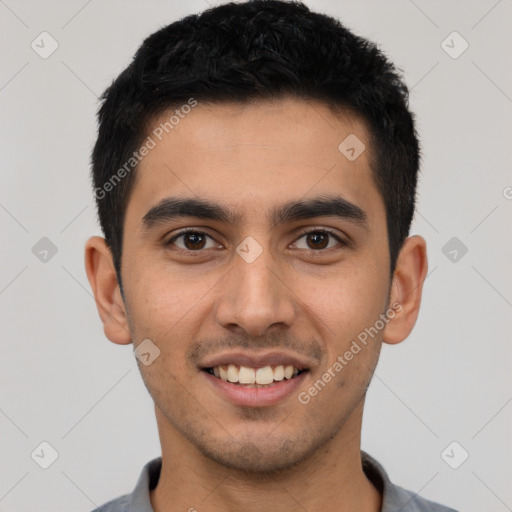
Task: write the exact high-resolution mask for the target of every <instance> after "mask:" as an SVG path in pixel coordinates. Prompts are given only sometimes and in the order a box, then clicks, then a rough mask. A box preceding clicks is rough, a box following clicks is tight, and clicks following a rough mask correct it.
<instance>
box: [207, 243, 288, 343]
mask: <svg viewBox="0 0 512 512" xmlns="http://www.w3.org/2000/svg"><path fill="white" fill-rule="evenodd" d="M279 268H280V267H279V265H278V264H277V263H276V261H275V260H274V259H273V258H271V255H270V253H269V251H268V250H267V249H264V250H263V252H262V253H261V254H260V255H259V256H258V257H257V258H256V259H255V260H254V261H252V262H248V261H246V260H244V258H242V257H240V256H239V255H238V254H236V255H235V257H234V262H233V267H232V269H231V270H230V272H228V274H227V275H226V277H225V278H224V279H223V280H222V285H221V286H222V292H221V295H220V296H219V298H218V302H217V307H216V320H217V322H218V324H219V325H221V326H222V327H224V328H225V329H229V330H234V329H243V330H244V331H245V332H246V333H247V334H248V335H250V336H262V335H264V334H265V333H266V331H267V330H268V329H270V328H271V327H273V328H275V326H277V325H279V326H280V327H281V328H283V327H290V326H291V325H292V324H293V321H294V317H295V314H296V308H295V303H294V297H295V295H294V292H293V291H292V286H291V283H287V282H286V276H285V275H284V274H283V272H280V271H279Z"/></svg>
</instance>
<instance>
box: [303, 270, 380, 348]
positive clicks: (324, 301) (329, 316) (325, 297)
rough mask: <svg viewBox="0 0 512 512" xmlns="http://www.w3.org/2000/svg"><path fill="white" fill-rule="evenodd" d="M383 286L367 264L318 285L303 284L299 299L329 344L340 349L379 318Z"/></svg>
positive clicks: (325, 279)
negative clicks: (316, 322)
mask: <svg viewBox="0 0 512 512" xmlns="http://www.w3.org/2000/svg"><path fill="white" fill-rule="evenodd" d="M379 276H380V277H379ZM385 284H386V283H384V282H383V280H382V274H378V273H377V272H376V271H375V270H374V269H373V267H372V265H371V264H368V265H366V266H365V268H364V269H361V268H356V267H352V268H350V269H347V270H346V271H345V270H344V271H342V272H338V273H337V274H334V273H333V274H332V275H330V276H328V277H326V278H323V279H322V282H321V284H320V285H319V284H318V283H316V285H315V284H314V283H309V286H308V285H307V284H306V282H304V288H303V291H302V293H301V294H300V296H301V299H302V300H303V301H304V303H305V304H306V305H307V307H308V309H309V310H310V312H311V313H312V314H313V315H314V316H315V317H317V319H318V320H319V325H320V328H321V329H322V332H324V334H325V337H326V339H330V340H331V343H330V345H333V344H334V345H335V346H336V347H337V348H338V349H339V350H341V349H342V348H343V347H344V346H345V345H346V344H347V343H349V342H350V341H351V340H352V339H353V338H354V337H356V336H357V335H358V334H359V332H361V331H362V330H364V329H365V328H366V327H369V326H371V325H373V324H374V323H375V321H376V320H377V319H378V318H379V315H380V313H382V312H383V310H384V307H385V299H386V290H385Z"/></svg>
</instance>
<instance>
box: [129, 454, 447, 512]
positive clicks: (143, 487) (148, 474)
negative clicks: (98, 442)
mask: <svg viewBox="0 0 512 512" xmlns="http://www.w3.org/2000/svg"><path fill="white" fill-rule="evenodd" d="M361 461H362V466H363V471H364V472H365V474H366V476H367V477H368V479H369V480H370V481H371V482H372V483H373V485H374V486H375V487H376V488H377V489H378V491H379V492H380V493H381V495H382V508H381V512H393V511H396V510H401V511H402V512H407V511H409V510H410V511H411V512H412V511H415V510H420V509H419V508H416V506H415V503H416V500H419V501H421V502H424V500H423V499H422V498H420V497H418V496H417V495H416V494H413V493H411V492H409V491H406V490H405V489H402V488H401V487H398V486H396V485H394V484H393V483H392V482H391V480H390V479H389V477H388V474H387V473H386V471H385V470H384V468H383V467H382V466H381V465H380V464H379V463H378V462H377V461H376V460H375V459H374V458H373V457H371V456H370V455H368V454H367V453H366V452H363V451H361ZM161 469H162V457H157V458H155V459H153V460H151V461H149V462H148V463H147V464H146V465H145V466H144V468H143V469H142V472H141V474H140V476H139V480H138V481H137V484H136V486H135V489H134V490H133V492H132V494H131V499H130V501H129V504H128V507H127V509H126V512H154V510H153V508H152V506H151V500H150V497H149V494H150V490H152V489H154V488H155V487H156V486H157V484H158V480H159V478H160V471H161ZM421 510H427V509H424V508H421ZM428 510H450V509H446V508H444V507H442V508H440V509H437V507H436V508H435V509H434V508H432V509H430V508H428Z"/></svg>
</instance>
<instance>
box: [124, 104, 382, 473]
mask: <svg viewBox="0 0 512 512" xmlns="http://www.w3.org/2000/svg"><path fill="white" fill-rule="evenodd" d="M168 118H169V115H163V116H162V118H161V119H157V120H155V126H158V125H159V124H160V123H161V122H164V121H165V120H167V119H168ZM354 135H355V136H356V137H357V138H358V139H359V141H361V142H362V143H364V144H365V146H366V150H365V151H363V152H362V153H361V154H360V156H359V157H358V158H356V159H353V158H350V159H349V158H347V155H348V156H351V157H353V155H352V153H353V152H351V151H350V149H348V153H347V151H346V149H345V152H342V151H340V149H339V145H340V143H342V141H344V140H345V139H346V137H348V136H352V137H353V136H354ZM153 138H154V139H155V141H156V146H155V147H154V148H153V149H151V151H149V153H148V155H147V156H146V157H145V158H144V159H143V161H142V162H141V164H140V166H139V168H138V170H137V179H136V183H135V186H134V188H133V191H132V194H131V196H130V198H129V202H128V205H127V210H126V217H125V224H124V241H123V254H122V278H123V288H124V292H125V300H126V303H125V305H126V315H127V321H128V323H129V329H130V333H131V339H132V341H133V343H134V348H136V347H137V346H138V345H139V344H140V343H141V342H143V340H148V339H149V340H151V343H152V345H148V346H151V347H153V345H155V346H156V347H158V349H159V350H160V354H159V356H158V357H157V358H156V359H155V360H154V361H153V362H152V363H151V364H148V365H145V364H142V363H141V362H140V361H139V363H138V364H139V368H140V371H141V374H142V377H143V380H144V382H145V385H146V386H147V389H148V391H149V393H150V394H151V396H152V398H153V400H154V402H155V406H156V407H155V410H156V411H157V420H158V424H159V430H160V435H161V437H162V436H166V435H167V436H173V437H174V438H176V436H177V437H180V438H181V439H182V440H183V442H184V443H186V444H187V445H188V446H190V447H191V448H192V449H194V450H198V451H199V452H200V453H201V454H202V455H204V456H206V457H208V458H209V459H210V460H214V461H216V462H219V463H221V464H223V465H225V466H228V467H232V468H239V469H245V470H250V471H272V470H277V469H283V468H286V467H291V466H292V465H293V464H296V463H297V462H299V461H301V460H304V459H306V458H307V457H309V456H312V455H313V454H314V453H315V452H317V451H318V450H319V448H320V447H322V446H323V445H325V443H327V442H328V441H330V440H332V439H335V438H339V437H340V436H344V437H345V438H348V437H350V436H353V435H356V431H357V430H358V429H360V418H361V414H362V404H363V400H364V395H365V392H366V389H367V386H368V384H369V381H370V379H371V376H372V373H373V370H374V368H375V365H376V363H377V359H378V355H379V350H380V345H381V332H379V333H378V334H377V335H375V336H373V337H371V338H370V337H368V341H367V344H363V343H361V342H359V343H358V346H359V348H360V350H359V351H358V352H357V353H356V351H357V349H355V348H353V349H352V351H351V347H354V345H353V341H354V340H357V339H358V336H360V334H361V333H362V332H364V331H365V329H369V328H370V327H372V326H375V325H376V322H377V321H378V320H379V318H381V319H382V316H381V315H382V314H385V313H386V310H387V308H388V299H389V291H390V278H389V252H388V251H389V249H388V244H387V231H386V213H385V208H384V203H383V200H382V198H381V196H380V194H379V192H378V190H377V188H376V186H375V184H374V181H373V179H372V175H371V172H370V167H369V154H368V153H369V142H368V137H367V135H366V132H365V129H364V125H363V124H362V123H361V122H359V121H358V120H357V119H355V118H354V117H350V116H348V115H344V114H342V113H341V114H338V115H335V114H333V113H332V112H331V111H330V110H329V109H328V108H327V107H326V106H324V105H322V104H321V103H316V102H305V101H299V100H294V99H287V100H285V101H279V102H271V101H262V102H259V103H252V104H250V105H247V106H242V105H240V104H214V105H207V104H201V103H199V104H198V105H197V106H196V107H195V108H193V109H192V111H191V112H190V113H189V114H188V115H187V116H186V117H184V118H183V119H181V120H180V122H179V124H177V125H176V126H175V127H174V128H173V129H172V131H170V132H169V134H168V135H166V136H164V137H162V140H161V141H160V140H158V138H156V137H154V136H153ZM349 140H350V139H349ZM358 144H359V143H358ZM360 147H362V146H357V147H356V151H357V150H358V149H359V148H360ZM190 200H193V201H190ZM183 230H188V231H187V232H186V233H183ZM360 339H361V337H360V338H359V340H360ZM146 343H148V342H146ZM152 350H154V348H153V349H152ZM347 351H349V352H350V351H351V352H352V357H351V358H350V359H349V358H348V357H346V356H345V355H346V353H347ZM340 358H341V360H343V363H342V362H341V360H340ZM336 361H338V363H339V365H341V366H342V368H341V369H340V366H339V365H336ZM230 364H232V365H234V366H233V367H230V366H229V365H230ZM281 365H282V366H283V369H282V370H281V369H279V366H281ZM221 366H222V367H223V369H222V370H221V369H220V367H221ZM286 366H292V367H293V370H292V371H293V372H294V373H297V371H296V370H295V368H297V370H300V372H299V373H298V374H297V375H295V376H293V377H292V378H286V376H285V377H282V373H283V371H284V372H286V371H288V372H289V371H290V370H286ZM213 367H216V369H215V370H211V368H213ZM240 367H242V369H241V371H240V373H238V378H239V379H240V380H242V381H245V379H247V381H248V382H250V381H251V380H252V379H254V378H256V376H257V377H258V380H259V381H260V382H267V380H269V379H273V381H272V382H273V383H272V384H266V385H262V387H258V386H256V385H255V384H256V383H255V384H252V386H251V385H243V384H241V383H240V382H238V383H232V382H229V381H225V380H224V379H223V378H222V376H224V377H225V374H224V371H226V372H227V373H228V379H229V380H235V378H236V376H237V370H238V369H239V368H240ZM265 367H270V373H269V369H268V368H265ZM230 368H231V369H230ZM262 368H265V369H262ZM209 369H210V370H209ZM258 370H259V372H258ZM211 372H213V374H212V373H211ZM215 374H217V375H218V376H216V375H215ZM326 374H328V375H330V379H329V377H326V376H325V375H326ZM287 375H289V374H287ZM269 376H270V377H269ZM279 378H280V379H279ZM319 380H320V381H321V383H320V384H319ZM315 383H316V388H315ZM315 389H316V392H315V391H314V390H315ZM290 447H293V449H289V448H290Z"/></svg>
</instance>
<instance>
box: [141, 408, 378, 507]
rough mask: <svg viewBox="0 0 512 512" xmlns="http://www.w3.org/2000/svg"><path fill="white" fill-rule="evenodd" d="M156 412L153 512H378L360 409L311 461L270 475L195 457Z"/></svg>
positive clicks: (191, 447)
mask: <svg viewBox="0 0 512 512" xmlns="http://www.w3.org/2000/svg"><path fill="white" fill-rule="evenodd" d="M155 410H156V414H157V422H158V424H159V432H160V440H161V444H162V470H161V473H160V479H159V481H158V485H157V487H156V488H155V489H153V490H152V491H151V493H150V498H151V504H152V507H153V509H154V511H155V512H172V511H175V510H183V511H189V512H194V511H197V512H206V511H207V512H235V511H236V512H238V511H240V510H244V512H260V511H261V510H272V511H273V512H290V511H292V510H307V511H308V512H316V511H318V512H320V511H322V512H331V511H332V512H349V511H353V510H358V511H360V512H379V511H380V510H381V506H382V497H381V495H380V493H379V492H378V491H377V489H376V488H375V487H374V486H373V484H372V483H371V482H370V481H369V480H368V478H367V477H366V475H365V473H364V472H363V470H362V466H361V453H360V432H361V419H362V407H361V410H360V411H359V414H357V415H353V416H355V417H353V418H350V419H349V420H348V421H347V422H346V424H345V425H344V426H343V428H342V429H341V430H340V432H339V433H338V435H337V436H335V437H334V438H333V439H332V440H331V441H329V442H328V443H326V444H325V445H324V446H322V448H321V449H319V450H318V451H317V452H316V453H315V454H314V455H313V456H311V457H309V458H308V459H306V460H303V461H302V462H300V463H299V464H297V465H295V466H293V467H292V468H289V469H286V470H283V471H280V472H279V473H273V474H262V473H252V472H243V471H239V470H235V469H232V468H228V467H226V466H223V465H221V464H218V463H217V462H215V461H213V460H212V459H210V458H208V457H206V456H205V455H203V454H202V453H199V452H198V451H197V449H196V448H195V447H194V446H192V445H191V444H190V443H189V442H188V441H187V440H186V439H185V438H184V437H183V436H182V435H181V434H180V433H179V432H177V431H176V430H175V429H174V428H173V427H172V425H169V423H168V422H167V420H166V418H165V417H164V416H163V415H162V413H161V411H159V410H158V408H155ZM354 412H355V411H354ZM350 423H355V424H353V425H351V424H350ZM350 432H352V434H349V433H350Z"/></svg>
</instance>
